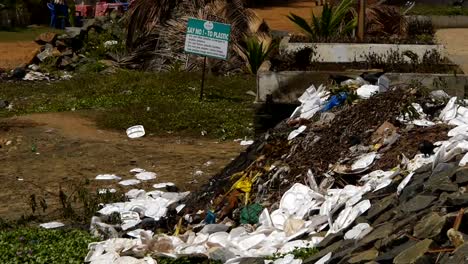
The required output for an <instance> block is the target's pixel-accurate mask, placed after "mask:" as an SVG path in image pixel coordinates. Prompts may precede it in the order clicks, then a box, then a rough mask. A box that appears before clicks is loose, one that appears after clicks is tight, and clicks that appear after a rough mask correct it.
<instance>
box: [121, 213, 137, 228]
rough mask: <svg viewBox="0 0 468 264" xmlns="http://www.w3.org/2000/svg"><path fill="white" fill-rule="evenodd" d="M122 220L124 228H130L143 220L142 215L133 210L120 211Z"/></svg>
mask: <svg viewBox="0 0 468 264" xmlns="http://www.w3.org/2000/svg"><path fill="white" fill-rule="evenodd" d="M120 220H121V221H122V225H121V226H122V230H127V229H130V228H132V227H134V226H136V225H138V224H139V223H140V222H141V220H140V215H139V214H138V213H137V212H131V211H128V212H120Z"/></svg>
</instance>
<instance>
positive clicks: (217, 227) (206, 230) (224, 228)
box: [200, 224, 229, 234]
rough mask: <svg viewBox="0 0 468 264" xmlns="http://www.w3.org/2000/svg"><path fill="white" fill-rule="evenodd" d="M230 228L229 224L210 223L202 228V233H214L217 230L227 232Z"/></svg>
mask: <svg viewBox="0 0 468 264" xmlns="http://www.w3.org/2000/svg"><path fill="white" fill-rule="evenodd" d="M228 229H229V226H227V225H220V224H210V225H205V226H204V227H203V228H202V230H200V233H202V234H213V233H217V232H226V231H227V230H228Z"/></svg>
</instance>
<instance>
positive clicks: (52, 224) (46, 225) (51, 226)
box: [39, 222, 65, 229]
mask: <svg viewBox="0 0 468 264" xmlns="http://www.w3.org/2000/svg"><path fill="white" fill-rule="evenodd" d="M39 226H40V227H42V228H45V229H55V228H59V227H62V226H65V225H64V224H63V223H60V222H49V223H44V224H40V225H39Z"/></svg>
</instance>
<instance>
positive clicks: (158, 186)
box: [153, 182, 176, 189]
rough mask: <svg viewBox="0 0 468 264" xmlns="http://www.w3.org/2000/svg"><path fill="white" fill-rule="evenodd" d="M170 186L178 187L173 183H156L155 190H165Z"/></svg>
mask: <svg viewBox="0 0 468 264" xmlns="http://www.w3.org/2000/svg"><path fill="white" fill-rule="evenodd" d="M168 186H176V185H175V184H174V183H173V182H163V183H156V184H154V185H153V188H155V189H163V188H166V187H168Z"/></svg>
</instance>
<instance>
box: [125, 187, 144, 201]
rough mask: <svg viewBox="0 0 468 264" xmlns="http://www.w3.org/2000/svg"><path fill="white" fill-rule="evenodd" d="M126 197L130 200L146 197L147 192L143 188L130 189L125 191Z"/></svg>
mask: <svg viewBox="0 0 468 264" xmlns="http://www.w3.org/2000/svg"><path fill="white" fill-rule="evenodd" d="M125 197H127V198H128V199H130V200H133V199H143V198H145V197H146V192H145V190H142V189H131V190H130V191H128V192H126V193H125Z"/></svg>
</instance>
